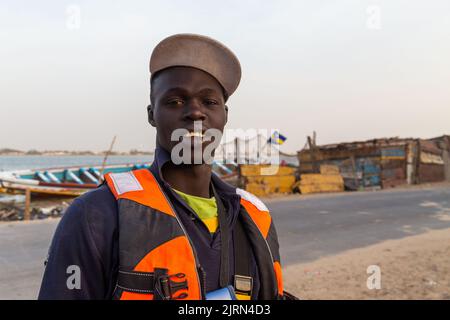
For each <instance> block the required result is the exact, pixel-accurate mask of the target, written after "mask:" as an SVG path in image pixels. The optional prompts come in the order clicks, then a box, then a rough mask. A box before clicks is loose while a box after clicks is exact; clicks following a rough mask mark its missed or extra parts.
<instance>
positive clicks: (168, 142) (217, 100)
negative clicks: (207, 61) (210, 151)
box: [148, 67, 228, 152]
mask: <svg viewBox="0 0 450 320" xmlns="http://www.w3.org/2000/svg"><path fill="white" fill-rule="evenodd" d="M225 102H226V97H225V94H224V90H223V88H222V86H221V85H220V83H219V82H218V81H217V80H216V79H215V78H214V77H212V76H211V75H210V74H208V73H206V72H204V71H202V70H199V69H196V68H191V67H171V68H167V69H164V70H162V71H160V72H159V73H158V74H157V75H155V77H153V78H152V88H151V104H150V105H149V106H148V121H149V123H150V124H151V125H152V126H154V127H155V128H156V131H157V137H156V138H157V143H158V145H159V146H161V147H163V148H164V149H165V150H167V151H169V152H170V151H171V150H172V148H173V147H174V146H175V145H176V144H178V141H172V139H171V136H172V133H173V132H174V131H175V130H176V129H187V130H188V131H189V132H194V122H201V125H202V127H201V130H202V132H203V133H204V132H205V131H206V130H208V129H217V130H219V131H220V132H223V129H224V127H225V124H226V122H227V117H228V108H227V106H226V105H225ZM211 142H212V141H211ZM208 144H209V143H208V142H206V143H205V144H204V147H206V145H208Z"/></svg>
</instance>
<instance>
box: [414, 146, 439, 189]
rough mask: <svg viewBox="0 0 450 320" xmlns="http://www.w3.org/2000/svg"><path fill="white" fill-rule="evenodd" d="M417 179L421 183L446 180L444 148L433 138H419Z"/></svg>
mask: <svg viewBox="0 0 450 320" xmlns="http://www.w3.org/2000/svg"><path fill="white" fill-rule="evenodd" d="M419 149H420V150H419V161H418V168H417V180H418V182H419V183H425V182H440V181H444V180H445V166H444V159H443V150H442V149H441V148H439V143H438V142H437V141H433V140H419Z"/></svg>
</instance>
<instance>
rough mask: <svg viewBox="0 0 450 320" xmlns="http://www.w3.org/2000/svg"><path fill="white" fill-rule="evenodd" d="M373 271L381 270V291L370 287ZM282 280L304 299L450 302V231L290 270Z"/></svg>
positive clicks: (441, 231)
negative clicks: (447, 300) (427, 300)
mask: <svg viewBox="0 0 450 320" xmlns="http://www.w3.org/2000/svg"><path fill="white" fill-rule="evenodd" d="M371 265H377V266H379V268H380V269H379V270H380V274H381V277H380V279H381V283H380V285H381V288H380V289H371V290H369V289H368V287H367V281H368V278H369V277H371V276H372V275H373V273H372V272H373V271H371V272H370V273H367V268H368V267H369V266H371ZM283 278H284V282H285V289H286V290H287V291H289V292H292V293H293V294H295V295H296V296H298V297H299V298H301V299H321V300H327V299H450V229H444V230H438V231H428V232H426V233H424V234H421V235H417V236H411V237H407V238H403V239H399V240H389V241H385V242H382V243H380V244H376V245H373V246H369V247H366V248H360V249H353V250H349V251H347V252H344V253H341V254H338V255H336V256H330V257H324V258H321V259H319V260H316V261H314V262H311V263H305V264H297V265H293V266H288V267H287V268H285V270H284V273H283ZM372 279H373V278H371V280H372ZM370 283H371V284H372V285H373V284H374V283H376V282H370Z"/></svg>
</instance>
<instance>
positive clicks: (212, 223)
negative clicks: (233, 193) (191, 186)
mask: <svg viewBox="0 0 450 320" xmlns="http://www.w3.org/2000/svg"><path fill="white" fill-rule="evenodd" d="M173 191H175V192H176V193H178V194H179V195H180V197H181V198H183V200H184V201H186V203H187V204H188V205H189V207H191V209H192V210H193V211H194V212H195V213H196V214H197V216H198V217H199V218H200V219H201V220H202V221H203V223H204V224H205V225H206V226H207V227H208V230H209V232H211V233H214V232H216V230H217V227H218V225H219V218H218V214H217V202H216V198H214V197H211V198H202V197H197V196H193V195H190V194H186V193H184V192H181V191H178V190H175V189H173Z"/></svg>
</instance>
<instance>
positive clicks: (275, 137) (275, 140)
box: [267, 131, 287, 145]
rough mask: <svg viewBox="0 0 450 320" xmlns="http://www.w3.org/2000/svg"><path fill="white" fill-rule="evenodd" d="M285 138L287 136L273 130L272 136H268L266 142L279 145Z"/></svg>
mask: <svg viewBox="0 0 450 320" xmlns="http://www.w3.org/2000/svg"><path fill="white" fill-rule="evenodd" d="M286 139H287V138H286V137H285V136H283V135H282V134H281V133H279V132H278V131H275V132H274V133H272V136H271V137H270V138H269V140H267V142H268V143H272V144H279V145H281V144H283V143H284V142H285V141H286Z"/></svg>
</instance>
